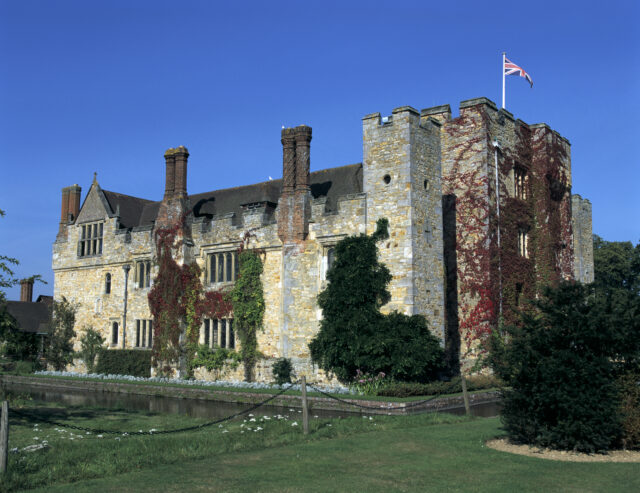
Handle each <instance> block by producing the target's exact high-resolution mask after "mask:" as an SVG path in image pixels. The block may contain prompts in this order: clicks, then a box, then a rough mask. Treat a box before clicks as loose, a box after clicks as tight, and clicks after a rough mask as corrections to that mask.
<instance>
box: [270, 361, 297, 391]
mask: <svg viewBox="0 0 640 493" xmlns="http://www.w3.org/2000/svg"><path fill="white" fill-rule="evenodd" d="M271 372H272V373H273V378H274V380H275V381H276V383H277V384H278V385H284V384H285V383H291V376H292V375H293V365H292V364H291V360H290V359H289V358H278V359H277V360H276V362H275V363H274V364H273V366H272V367H271Z"/></svg>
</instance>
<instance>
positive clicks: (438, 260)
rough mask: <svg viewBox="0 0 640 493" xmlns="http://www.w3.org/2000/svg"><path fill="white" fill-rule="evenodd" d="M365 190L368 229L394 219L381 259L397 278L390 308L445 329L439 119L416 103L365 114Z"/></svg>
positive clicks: (437, 331) (441, 331)
mask: <svg viewBox="0 0 640 493" xmlns="http://www.w3.org/2000/svg"><path fill="white" fill-rule="evenodd" d="M363 191H364V192H365V193H366V194H367V224H366V229H367V234H371V233H372V232H374V231H375V228H376V221H377V220H378V219H379V218H381V217H386V218H387V219H388V220H389V239H388V240H386V241H384V242H381V243H380V244H379V245H378V246H379V251H380V260H381V261H382V262H384V263H385V264H386V265H387V267H388V268H389V270H390V271H391V274H392V276H393V279H392V281H391V283H390V285H389V291H390V293H391V301H390V302H389V304H388V305H386V306H385V307H383V310H384V311H392V310H398V311H400V312H403V313H405V314H407V315H414V314H421V315H424V316H425V317H426V318H427V320H429V321H430V328H431V330H432V331H433V332H434V333H435V334H436V335H437V336H438V337H441V338H442V337H443V336H444V289H443V286H442V279H443V275H444V270H443V246H442V187H441V168H440V123H439V122H438V121H436V120H434V119H431V118H426V119H424V120H423V121H422V122H421V121H420V114H419V113H418V112H417V111H416V110H415V109H414V108H411V107H410V106H403V107H400V108H396V109H394V110H393V112H392V115H391V116H390V117H387V118H384V119H381V118H380V113H374V114H371V115H367V116H365V117H364V118H363Z"/></svg>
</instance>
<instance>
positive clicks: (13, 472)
mask: <svg viewBox="0 0 640 493" xmlns="http://www.w3.org/2000/svg"><path fill="white" fill-rule="evenodd" d="M17 404H23V405H25V406H26V407H27V408H29V410H30V411H31V412H38V413H39V414H40V415H42V416H47V417H50V418H54V419H56V420H60V421H65V422H69V423H74V424H77V425H81V426H91V427H104V428H110V429H119V430H136V429H144V430H148V429H150V428H155V429H158V430H160V429H171V428H176V427H180V426H186V425H190V424H193V423H201V422H203V420H200V419H193V418H187V417H184V416H179V415H154V414H150V413H130V412H124V411H113V410H109V411H108V410H102V409H79V408H77V409H75V408H65V407H61V406H58V407H53V406H48V407H46V408H44V407H38V406H37V405H35V404H34V403H29V402H24V401H23V402H19V401H14V402H13V403H12V406H16V405H17ZM254 414H256V416H255V417H254V418H253V419H255V420H256V421H250V419H251V418H249V417H245V419H247V421H246V422H245V421H244V420H243V419H242V418H240V419H238V420H236V421H234V422H231V423H225V424H224V425H223V427H222V428H219V427H218V425H215V426H214V427H212V428H205V429H203V430H201V431H198V432H187V433H179V434H173V435H154V436H142V437H135V436H119V437H118V438H119V440H117V439H116V438H115V437H113V436H107V435H105V436H104V437H103V438H97V437H96V436H95V435H86V434H82V433H81V432H71V431H64V432H62V431H57V429H58V430H59V429H60V428H57V427H55V426H50V425H43V424H39V425H38V426H37V427H36V426H34V424H35V422H33V421H29V420H26V419H18V417H17V416H16V415H15V413H14V414H13V415H12V416H11V418H10V424H11V432H10V443H9V446H10V448H12V447H18V448H23V447H25V446H27V445H30V444H33V443H40V442H42V440H43V439H46V440H48V442H49V445H50V448H48V449H45V450H39V451H36V452H31V453H23V452H21V453H17V454H16V453H12V454H10V456H9V472H8V474H7V475H6V477H4V478H3V479H2V481H1V482H0V489H1V490H3V491H12V490H18V489H26V488H33V487H40V488H42V489H41V491H47V492H50V491H189V490H197V491H351V492H355V491H358V492H359V491H501V492H502V491H581V492H582V491H611V492H615V491H640V466H639V465H638V464H613V463H598V464H579V463H566V462H562V463H561V462H553V461H547V460H543V459H538V458H531V457H521V456H514V455H510V454H506V453H502V452H498V451H495V450H491V449H488V448H486V447H485V446H484V442H485V440H486V439H488V438H492V437H494V436H497V435H501V434H502V433H501V431H500V426H499V420H498V419H495V418H492V419H467V418H463V417H456V416H450V415H437V414H422V415H417V416H375V417H369V416H368V417H366V418H363V417H354V418H346V419H335V420H320V419H312V420H311V434H310V435H309V436H306V437H305V436H304V435H303V434H302V429H301V428H302V426H301V423H300V421H299V417H300V415H299V414H297V413H296V414H295V416H294V415H293V414H292V415H291V418H284V417H283V418H282V419H276V418H273V419H269V420H265V419H264V418H263V417H261V415H259V413H258V412H255V413H254ZM293 422H296V423H297V425H293ZM258 426H259V427H261V428H262V430H259V431H254V430H256V429H257V427H258ZM56 428H57V429H56ZM247 428H251V430H248V429H247ZM72 433H73V434H72ZM36 437H37V438H38V440H35V438H36ZM81 437H82V438H81ZM71 438H73V440H71Z"/></svg>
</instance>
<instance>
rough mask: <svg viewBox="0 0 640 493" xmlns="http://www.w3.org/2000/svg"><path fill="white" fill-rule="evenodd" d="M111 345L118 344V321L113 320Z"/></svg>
mask: <svg viewBox="0 0 640 493" xmlns="http://www.w3.org/2000/svg"><path fill="white" fill-rule="evenodd" d="M111 345H113V346H117V345H118V322H113V324H112V325H111Z"/></svg>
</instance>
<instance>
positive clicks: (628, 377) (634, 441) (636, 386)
mask: <svg viewBox="0 0 640 493" xmlns="http://www.w3.org/2000/svg"><path fill="white" fill-rule="evenodd" d="M618 391H619V392H620V397H621V402H620V414H621V417H622V446H623V447H624V448H627V449H638V448H640V371H630V372H628V373H625V374H624V375H622V376H621V377H620V378H619V379H618Z"/></svg>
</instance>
